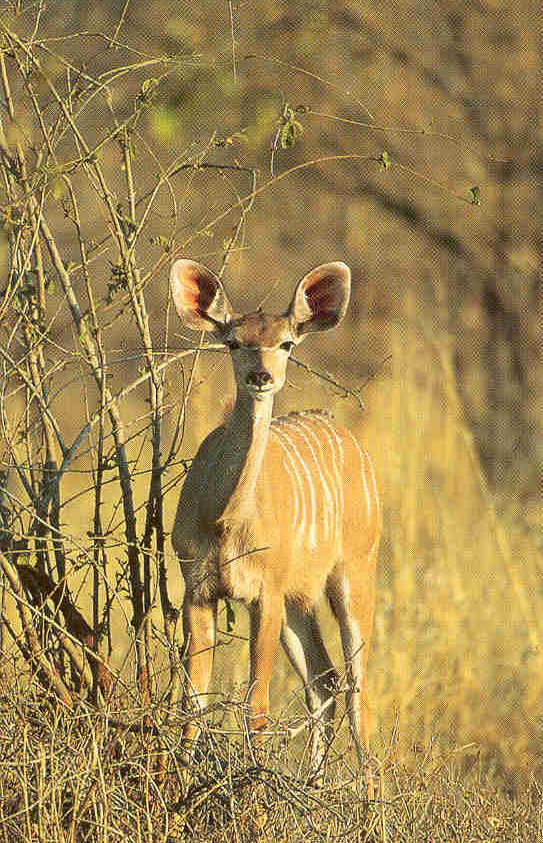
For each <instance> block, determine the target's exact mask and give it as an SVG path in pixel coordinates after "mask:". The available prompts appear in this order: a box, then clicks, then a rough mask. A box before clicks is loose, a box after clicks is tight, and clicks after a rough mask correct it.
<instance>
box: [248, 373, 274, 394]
mask: <svg viewBox="0 0 543 843" xmlns="http://www.w3.org/2000/svg"><path fill="white" fill-rule="evenodd" d="M271 380H272V376H271V375H270V373H269V372H267V371H266V370H265V369H254V370H253V371H252V372H249V374H248V375H247V377H246V379H245V381H246V383H247V386H256V387H258V388H259V389H261V388H262V387H263V386H268V385H269V384H270V383H271Z"/></svg>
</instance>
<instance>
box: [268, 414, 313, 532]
mask: <svg viewBox="0 0 543 843" xmlns="http://www.w3.org/2000/svg"><path fill="white" fill-rule="evenodd" d="M270 431H271V432H272V433H274V434H275V435H276V437H277V441H278V442H279V444H280V446H281V449H282V450H283V453H284V454H285V468H286V470H287V474H288V476H289V477H290V479H291V482H292V486H293V489H294V505H295V508H294V516H293V519H292V520H293V524H294V527H295V528H297V529H296V533H298V532H300V533H303V531H304V530H305V505H304V501H303V497H304V490H303V487H302V483H301V480H300V476H299V474H298V469H297V468H296V463H295V462H294V460H293V458H292V455H291V453H290V450H289V447H288V445H286V444H285V443H284V442H283V441H282V437H281V433H280V432H279V431H278V430H277V428H276V427H270ZM300 501H301V503H302V506H300ZM300 510H302V514H301V517H300ZM299 517H300V523H299V525H298V518H299Z"/></svg>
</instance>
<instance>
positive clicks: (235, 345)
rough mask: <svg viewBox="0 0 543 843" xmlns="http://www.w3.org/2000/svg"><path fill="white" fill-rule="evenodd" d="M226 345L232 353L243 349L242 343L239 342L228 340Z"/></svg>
mask: <svg viewBox="0 0 543 843" xmlns="http://www.w3.org/2000/svg"><path fill="white" fill-rule="evenodd" d="M225 344H226V345H227V346H228V348H229V349H230V351H236V349H238V348H241V343H240V342H238V341H237V340H226V343H225Z"/></svg>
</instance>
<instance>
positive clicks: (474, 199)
mask: <svg viewBox="0 0 543 843" xmlns="http://www.w3.org/2000/svg"><path fill="white" fill-rule="evenodd" d="M468 193H469V195H470V202H471V204H472V205H480V204H481V190H480V188H479V185H477V184H476V185H475V186H474V187H470V189H469V191H468Z"/></svg>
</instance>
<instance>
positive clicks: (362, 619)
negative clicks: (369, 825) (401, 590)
mask: <svg viewBox="0 0 543 843" xmlns="http://www.w3.org/2000/svg"><path fill="white" fill-rule="evenodd" d="M327 595H328V599H329V601H330V605H331V608H332V612H333V614H334V616H335V618H336V620H337V622H338V624H339V629H340V634H341V643H342V647H343V654H344V657H345V666H346V670H347V680H348V689H347V693H346V695H345V705H346V709H347V714H348V717H349V725H350V729H351V735H352V738H353V742H354V746H355V750H356V754H357V757H358V762H359V764H360V767H361V770H362V773H363V776H364V779H365V781H366V785H367V793H368V797H369V798H371V797H372V795H373V783H372V777H371V770H370V767H369V737H370V705H369V699H368V683H367V673H366V666H367V660H368V649H369V643H370V638H371V632H372V625H373V584H370V583H363V582H360V581H358V582H357V583H354V582H351V583H349V584H348V585H347V584H345V583H343V584H342V585H338V583H337V582H335V583H333V584H329V586H328V588H327Z"/></svg>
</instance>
